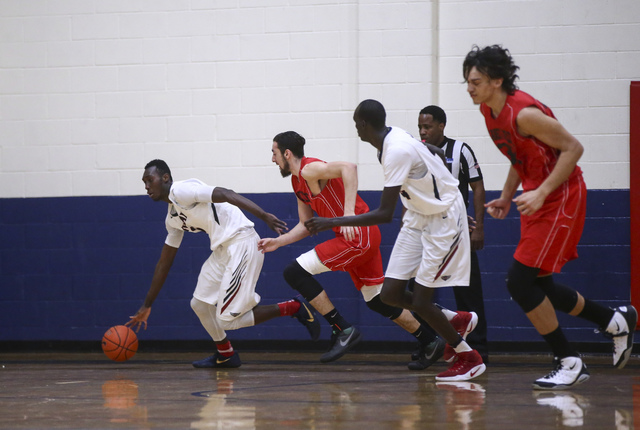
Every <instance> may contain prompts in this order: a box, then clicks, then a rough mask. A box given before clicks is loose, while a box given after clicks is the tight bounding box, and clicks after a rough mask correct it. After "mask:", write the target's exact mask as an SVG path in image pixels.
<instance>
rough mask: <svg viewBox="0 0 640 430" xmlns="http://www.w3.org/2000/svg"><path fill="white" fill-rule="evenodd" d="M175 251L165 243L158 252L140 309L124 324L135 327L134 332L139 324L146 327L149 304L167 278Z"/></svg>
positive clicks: (138, 327)
mask: <svg viewBox="0 0 640 430" xmlns="http://www.w3.org/2000/svg"><path fill="white" fill-rule="evenodd" d="M177 253H178V248H174V247H172V246H169V245H167V244H165V245H164V246H163V247H162V252H161V253H160V258H159V259H158V263H157V264H156V269H155V271H154V272H153V278H152V279H151V286H150V287H149V291H148V292H147V297H146V298H145V299H144V304H143V305H142V306H141V307H140V309H138V312H136V314H135V315H133V316H131V317H129V318H131V319H130V320H129V322H127V323H126V324H125V325H126V326H127V327H131V328H135V329H136V333H137V332H138V331H139V330H140V326H142V325H144V329H145V330H146V329H147V319H148V318H149V314H150V313H151V305H152V304H153V302H154V301H155V300H156V297H158V294H159V293H160V290H161V289H162V286H163V285H164V281H165V280H166V279H167V275H169V270H171V266H172V265H173V260H174V259H175V257H176V254H177Z"/></svg>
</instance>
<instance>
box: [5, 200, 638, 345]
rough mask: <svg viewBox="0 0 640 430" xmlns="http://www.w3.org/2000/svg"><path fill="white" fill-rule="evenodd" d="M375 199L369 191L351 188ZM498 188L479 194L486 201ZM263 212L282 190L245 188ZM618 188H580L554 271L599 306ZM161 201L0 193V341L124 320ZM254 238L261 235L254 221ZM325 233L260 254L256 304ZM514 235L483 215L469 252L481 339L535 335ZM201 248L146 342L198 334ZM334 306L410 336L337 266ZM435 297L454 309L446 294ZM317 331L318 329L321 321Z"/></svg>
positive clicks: (624, 288) (514, 220)
mask: <svg viewBox="0 0 640 430" xmlns="http://www.w3.org/2000/svg"><path fill="white" fill-rule="evenodd" d="M361 195H362V197H363V198H364V199H365V201H367V203H368V204H369V206H370V207H371V208H372V209H374V208H376V207H378V203H379V199H380V192H363V193H361ZM497 195H498V192H495V191H490V192H487V200H489V199H492V198H495V197H497ZM246 196H247V197H249V198H250V199H252V200H254V201H255V202H256V203H258V204H259V205H261V206H262V207H263V208H264V209H265V210H267V211H269V212H272V213H274V214H276V215H277V216H278V217H280V218H282V219H284V220H285V221H287V223H288V224H289V226H290V227H293V226H294V225H295V224H296V223H297V208H296V202H295V197H294V196H293V194H292V193H273V194H247V195H246ZM629 212H630V211H629V191H628V190H614V191H612V190H598V191H590V192H589V195H588V208H587V215H588V216H587V221H586V226H585V231H584V234H583V236H582V242H581V244H580V247H579V250H578V251H579V253H580V258H579V259H578V260H576V261H573V262H570V263H569V264H567V266H566V267H565V270H564V273H563V274H561V275H556V276H557V279H558V280H559V281H561V282H563V283H565V284H567V285H570V286H573V287H576V288H577V289H578V290H579V291H581V293H582V294H583V295H584V296H586V297H587V298H592V299H595V300H598V301H601V302H602V303H604V304H606V305H608V306H618V305H621V304H624V303H626V302H628V300H629V296H630V292H629V285H630V257H629V255H630V240H629V228H630V227H629ZM165 214H166V204H164V203H154V202H153V201H151V200H150V199H149V198H148V197H147V196H134V197H65V198H30V199H0V227H1V228H0V341H41V340H52V341H69V340H80V341H85V340H95V339H99V338H100V337H101V336H102V334H103V333H104V331H105V330H106V329H107V328H108V327H110V326H112V325H117V324H123V323H125V322H126V321H128V319H129V318H128V317H129V316H130V315H133V314H134V313H135V312H136V310H137V309H138V308H139V307H140V305H141V304H142V300H143V298H144V296H145V294H146V292H147V289H148V287H149V282H150V281H151V276H152V273H153V269H154V267H155V264H156V262H157V259H158V256H159V254H160V249H161V248H162V245H163V242H164V238H165V235H166V230H165V228H164V223H163V220H164V217H165ZM399 217H400V210H399V209H398V210H397V211H396V216H395V219H394V222H393V223H391V224H387V225H383V226H381V231H382V236H383V239H382V256H383V261H384V262H385V266H386V261H387V260H388V258H389V255H390V253H391V248H392V246H393V242H394V240H395V235H396V233H397V231H398V229H399ZM250 218H252V219H253V220H254V222H255V223H256V230H257V231H258V233H259V234H260V235H261V236H265V235H267V236H268V235H273V234H275V233H273V232H272V231H270V230H268V228H267V227H266V225H265V224H264V223H262V222H261V221H256V220H255V219H254V218H253V217H250ZM331 234H332V233H330V232H325V233H323V234H321V235H319V236H317V237H311V238H307V239H305V240H303V241H300V242H298V243H295V244H293V245H290V246H288V247H285V248H281V249H279V250H277V251H276V252H273V253H270V254H267V255H266V258H265V263H264V267H263V271H262V274H261V276H260V281H259V283H258V287H257V291H258V292H259V294H260V295H261V296H262V303H263V304H270V303H275V302H277V301H281V300H283V299H288V298H290V297H292V296H294V295H296V293H295V292H294V291H293V290H291V289H290V288H289V286H288V285H287V284H286V283H285V282H284V279H283V277H282V270H283V269H284V267H285V266H286V265H287V264H288V263H289V262H290V261H291V260H292V259H294V258H295V257H297V256H298V255H299V254H301V253H303V252H306V251H307V250H309V249H310V248H311V247H313V246H314V244H316V243H318V241H321V240H324V239H326V238H329V237H331ZM518 238H519V220H518V217H517V213H516V211H515V209H514V208H512V211H511V213H510V216H509V217H508V218H507V219H506V220H503V221H497V220H493V219H491V218H489V217H488V218H487V219H486V221H485V249H484V250H483V251H481V252H480V253H479V257H480V264H481V269H482V272H483V279H482V281H483V286H484V295H485V302H486V308H487V314H488V317H487V318H488V323H489V340H490V341H534V342H535V341H541V338H540V336H538V335H537V334H536V332H535V331H534V330H533V328H532V327H531V324H530V323H529V322H528V320H527V319H526V317H525V316H524V314H523V313H522V312H521V310H520V309H519V308H518V307H517V306H516V304H515V303H514V302H512V301H511V300H510V299H509V295H508V293H507V291H506V288H505V283H504V278H505V273H506V270H507V268H508V267H509V265H510V263H511V260H512V254H513V251H514V249H515V245H516V243H517V241H518ZM208 254H209V249H208V241H207V238H206V237H205V235H204V234H203V233H199V234H186V235H185V240H184V241H183V244H182V246H181V248H180V251H179V252H178V256H177V257H176V261H175V264H174V267H173V269H172V271H171V273H170V275H169V277H168V279H167V282H166V284H165V286H164V288H163V290H162V291H161V293H160V296H159V298H158V300H157V301H156V303H155V304H154V306H153V308H152V312H151V316H150V318H149V328H148V330H147V331H146V332H144V333H141V334H140V337H141V338H142V339H148V340H191V339H193V340H204V339H207V338H208V337H207V333H206V332H205V331H204V329H203V328H202V327H201V326H200V323H199V321H198V319H197V318H196V316H195V314H194V313H193V312H192V310H191V308H190V306H189V301H190V299H191V294H192V292H193V289H194V287H195V283H196V279H197V276H198V272H199V270H200V266H201V264H202V263H203V261H204V260H205V259H206V258H207V256H208ZM318 279H319V281H320V282H321V283H322V284H323V285H324V286H325V287H326V290H327V293H328V294H329V297H330V298H331V300H332V301H333V303H334V304H335V305H336V307H337V308H338V309H339V310H340V311H341V313H342V314H343V315H345V316H346V317H347V318H348V319H349V320H351V321H352V322H353V323H355V324H357V325H359V326H360V328H361V329H362V331H363V334H364V336H365V339H366V340H370V341H390V340H397V341H410V340H411V339H412V338H411V336H410V335H409V334H408V333H406V332H404V331H403V330H401V329H400V328H399V327H397V326H396V325H395V324H393V323H391V322H390V321H388V320H386V319H384V318H383V317H381V316H380V315H378V314H376V313H374V312H372V311H370V310H369V309H368V308H367V307H366V305H365V304H364V301H363V300H362V297H361V295H360V293H358V292H357V291H356V289H355V288H354V287H353V284H352V283H351V280H350V278H349V276H348V275H347V274H346V273H326V274H322V275H320V276H319V277H318ZM438 300H439V301H440V302H441V303H442V304H443V305H445V306H448V307H451V308H453V309H455V303H454V301H453V300H452V295H451V293H450V292H449V291H443V292H442V293H439V296H438ZM560 321H561V323H562V324H563V326H564V330H565V333H566V334H567V336H568V337H569V338H570V339H571V340H574V341H579V342H599V341H606V340H605V339H604V338H601V337H599V336H598V335H595V334H593V328H595V327H593V326H592V325H591V324H589V323H587V322H585V321H583V320H579V319H576V318H570V317H566V316H564V315H560ZM228 335H229V337H230V338H231V339H242V340H261V339H284V340H298V339H299V340H306V339H307V332H306V330H305V329H304V328H303V327H302V326H301V325H299V324H298V323H297V322H295V321H294V320H292V319H291V318H278V319H275V320H271V321H268V322H266V323H264V324H262V325H259V326H256V327H250V328H245V329H241V330H237V331H234V332H229V333H228ZM322 337H323V338H325V339H326V338H328V337H329V327H328V324H326V323H324V321H323V333H322Z"/></svg>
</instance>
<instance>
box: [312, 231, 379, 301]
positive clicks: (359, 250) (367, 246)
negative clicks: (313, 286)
mask: <svg viewBox="0 0 640 430" xmlns="http://www.w3.org/2000/svg"><path fill="white" fill-rule="evenodd" d="M355 228H356V229H358V230H359V233H360V234H359V235H358V236H357V237H356V238H355V239H354V240H352V241H348V240H346V239H345V238H344V236H342V235H337V236H336V237H335V238H334V239H331V240H327V241H326V242H322V243H321V244H319V245H317V246H316V247H315V251H316V254H318V258H319V259H320V261H322V264H324V265H325V266H326V267H328V268H329V269H331V270H332V271H336V270H340V271H343V272H347V273H349V275H351V279H352V280H353V283H354V284H355V286H356V288H357V289H358V291H359V290H360V289H361V288H362V286H363V285H378V284H382V282H383V281H384V271H383V269H382V255H380V240H381V236H380V229H379V228H378V227H377V226H370V227H355Z"/></svg>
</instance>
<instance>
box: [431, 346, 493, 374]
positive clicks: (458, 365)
mask: <svg viewBox="0 0 640 430" xmlns="http://www.w3.org/2000/svg"><path fill="white" fill-rule="evenodd" d="M457 357H458V360H456V362H455V363H453V364H452V365H451V367H450V368H449V369H447V370H446V371H444V372H442V373H440V374H439V375H438V376H436V381H469V380H470V379H473V378H477V377H478V376H480V375H482V374H483V373H484V371H485V370H487V366H485V364H484V363H483V362H482V357H480V354H478V351H476V350H475V349H472V350H471V351H467V352H461V353H459V354H457Z"/></svg>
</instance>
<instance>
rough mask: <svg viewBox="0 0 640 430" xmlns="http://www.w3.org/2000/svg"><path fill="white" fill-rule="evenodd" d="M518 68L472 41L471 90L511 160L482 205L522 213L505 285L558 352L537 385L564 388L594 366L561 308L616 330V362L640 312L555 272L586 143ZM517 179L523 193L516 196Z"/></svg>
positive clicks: (573, 229) (565, 248)
mask: <svg viewBox="0 0 640 430" xmlns="http://www.w3.org/2000/svg"><path fill="white" fill-rule="evenodd" d="M517 70H518V66H516V65H515V64H514V62H513V58H512V57H511V54H510V53H509V51H508V50H506V49H504V48H502V47H501V46H499V45H493V46H488V47H485V48H482V49H480V48H479V47H477V46H475V47H474V49H473V50H471V51H470V52H469V53H468V54H467V56H466V58H465V60H464V65H463V75H464V78H465V81H466V82H467V91H468V92H469V95H470V96H471V98H472V99H473V102H474V103H475V104H479V105H480V111H481V113H482V114H483V116H484V118H485V122H486V125H487V129H488V131H489V134H490V136H491V138H492V139H493V141H494V143H495V145H496V146H497V147H498V149H499V150H500V151H501V152H502V153H503V154H504V155H505V156H506V157H507V158H508V159H509V161H510V162H511V168H510V170H509V174H508V176H507V180H506V182H505V185H504V187H503V190H502V193H501V195H500V198H498V199H495V200H492V201H490V202H489V203H487V204H486V205H485V206H486V207H487V213H488V214H489V215H491V216H492V217H494V218H497V219H504V218H505V217H506V216H507V214H508V212H509V209H510V207H511V202H512V201H513V202H514V203H515V204H516V206H517V209H518V211H519V212H520V222H521V228H520V231H521V235H520V236H521V237H520V242H519V243H518V247H517V249H516V252H515V254H514V261H513V263H512V265H511V268H510V269H509V273H508V278H507V289H508V290H509V293H510V295H511V297H512V298H513V300H514V301H516V303H518V305H519V306H520V307H521V308H522V310H523V311H524V312H525V313H526V315H527V317H528V318H529V320H530V321H531V322H532V324H533V325H534V327H535V328H536V329H537V331H538V332H539V333H540V334H541V335H542V336H543V338H544V339H545V340H546V341H547V343H549V345H550V346H551V349H552V351H553V353H554V356H555V357H556V360H555V364H556V368H555V370H554V371H552V372H551V373H549V374H548V375H546V376H544V377H542V378H539V379H537V380H536V381H535V382H534V383H533V387H534V389H558V388H567V387H570V386H572V385H575V384H579V383H581V382H584V381H586V380H587V379H588V378H589V373H588V371H587V369H586V366H585V365H584V363H582V360H581V359H580V357H579V354H578V352H577V351H576V350H575V349H574V348H573V347H572V346H571V345H570V344H569V342H568V341H567V339H566V338H565V336H564V334H563V333H562V329H561V328H560V326H559V324H558V319H557V317H556V313H555V311H556V309H557V310H560V311H563V312H566V313H568V314H570V315H574V316H579V317H581V318H584V319H586V320H588V321H591V322H594V323H596V324H598V325H599V327H600V331H601V332H602V333H604V334H605V335H609V336H610V337H613V339H614V351H613V364H614V366H615V367H617V368H622V367H624V365H625V364H626V363H627V360H628V358H629V355H630V353H631V349H632V346H633V331H634V330H635V327H636V323H637V320H638V315H637V312H636V310H635V309H634V308H633V306H621V307H619V308H616V309H609V308H607V307H605V306H602V305H600V304H598V303H595V302H593V301H591V300H588V299H585V298H584V297H583V296H582V295H580V293H578V292H577V291H575V290H574V289H572V288H569V287H567V286H564V285H561V284H558V283H556V282H554V280H553V277H552V276H551V273H552V272H560V269H561V268H562V266H563V265H564V264H565V263H566V262H567V261H569V260H572V259H574V258H577V256H578V254H577V252H576V247H577V245H578V242H579V240H580V236H581V235H582V229H583V226H584V219H585V212H586V187H585V184H584V181H583V179H582V172H581V170H580V168H579V167H578V166H577V162H578V160H579V159H580V157H581V155H582V152H583V148H582V145H581V144H580V142H578V140H577V139H576V138H575V137H573V136H572V135H571V134H570V133H569V132H568V131H567V130H566V129H565V128H564V127H563V126H562V125H561V124H560V123H559V122H558V121H557V120H556V119H555V117H554V116H553V113H552V112H551V110H550V109H549V108H548V107H547V106H545V105H544V104H542V103H540V102H539V101H537V100H535V99H534V98H533V97H531V96H530V95H529V94H527V93H524V92H522V91H519V90H518V89H517V86H516V85H515V80H516V78H517V77H518V75H516V72H517ZM520 185H522V189H523V192H522V193H521V194H520V195H519V196H517V197H515V198H514V196H515V194H516V191H517V189H518V187H519V186H520Z"/></svg>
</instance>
